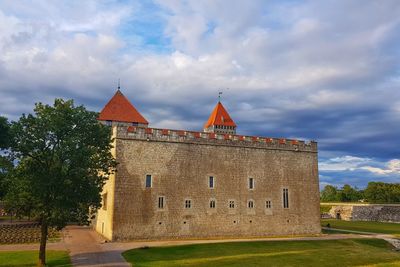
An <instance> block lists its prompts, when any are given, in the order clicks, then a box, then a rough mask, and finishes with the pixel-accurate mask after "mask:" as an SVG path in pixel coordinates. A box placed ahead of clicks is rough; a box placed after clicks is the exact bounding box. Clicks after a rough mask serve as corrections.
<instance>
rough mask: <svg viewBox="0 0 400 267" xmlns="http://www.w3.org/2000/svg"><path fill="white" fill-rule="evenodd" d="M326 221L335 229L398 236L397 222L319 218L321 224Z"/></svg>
mask: <svg viewBox="0 0 400 267" xmlns="http://www.w3.org/2000/svg"><path fill="white" fill-rule="evenodd" d="M328 223H329V224H330V226H331V227H332V228H337V229H344V230H353V231H361V232H370V233H381V234H392V235H395V236H397V237H400V224H399V223H385V222H364V221H343V220H335V219H324V220H321V225H322V226H326V225H327V224H328Z"/></svg>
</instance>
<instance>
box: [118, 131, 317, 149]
mask: <svg viewBox="0 0 400 267" xmlns="http://www.w3.org/2000/svg"><path fill="white" fill-rule="evenodd" d="M117 138H122V139H137V140H148V141H150V140H151V141H161V142H163V141H164V142H180V143H194V144H204V145H222V146H236V147H248V148H262V149H265V148H267V149H272V150H289V151H299V152H314V153H317V142H314V141H309V142H305V141H301V140H294V139H286V138H270V137H258V136H247V135H231V134H217V133H205V132H194V131H184V130H169V129H157V128H143V127H135V126H129V127H124V126H119V127H118V130H117Z"/></svg>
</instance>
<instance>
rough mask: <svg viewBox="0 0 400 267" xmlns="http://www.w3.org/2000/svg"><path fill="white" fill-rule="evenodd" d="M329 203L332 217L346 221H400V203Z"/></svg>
mask: <svg viewBox="0 0 400 267" xmlns="http://www.w3.org/2000/svg"><path fill="white" fill-rule="evenodd" d="M326 204H328V203H326ZM329 205H332V208H331V209H330V211H329V214H330V215H331V217H332V218H336V219H341V220H346V221H376V222H395V223H400V204H351V203H336V204H335V203H332V204H329Z"/></svg>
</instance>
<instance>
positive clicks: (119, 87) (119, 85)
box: [118, 78, 121, 90]
mask: <svg viewBox="0 0 400 267" xmlns="http://www.w3.org/2000/svg"><path fill="white" fill-rule="evenodd" d="M119 89H121V84H120V79H119V78H118V90H119Z"/></svg>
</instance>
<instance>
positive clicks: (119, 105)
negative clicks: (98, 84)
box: [97, 81, 149, 126]
mask: <svg viewBox="0 0 400 267" xmlns="http://www.w3.org/2000/svg"><path fill="white" fill-rule="evenodd" d="M119 89H120V84H119V81H118V90H117V92H116V93H115V94H114V96H113V97H112V98H111V99H110V101H108V103H107V104H106V105H105V106H104V108H103V110H102V111H101V112H100V115H99V117H98V118H97V119H98V120H100V121H114V122H123V123H130V124H135V125H142V126H147V125H148V124H149V122H148V121H147V120H146V119H145V118H144V117H143V116H142V114H140V113H139V111H137V109H136V108H135V107H134V106H133V105H132V103H131V102H129V100H128V99H127V98H126V97H125V96H124V95H123V94H122V92H121V91H120V90H119Z"/></svg>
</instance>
